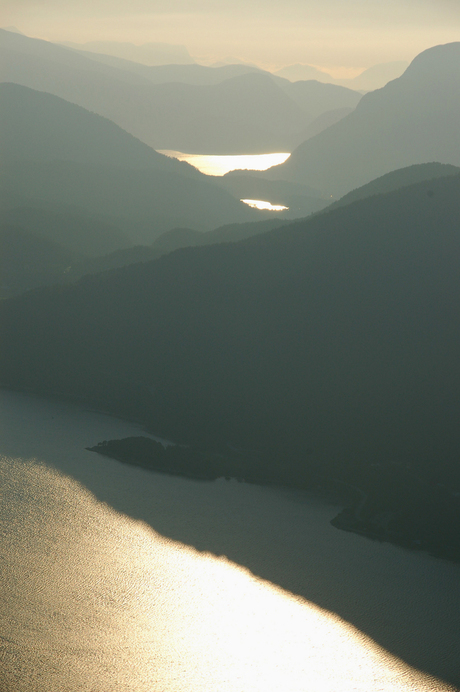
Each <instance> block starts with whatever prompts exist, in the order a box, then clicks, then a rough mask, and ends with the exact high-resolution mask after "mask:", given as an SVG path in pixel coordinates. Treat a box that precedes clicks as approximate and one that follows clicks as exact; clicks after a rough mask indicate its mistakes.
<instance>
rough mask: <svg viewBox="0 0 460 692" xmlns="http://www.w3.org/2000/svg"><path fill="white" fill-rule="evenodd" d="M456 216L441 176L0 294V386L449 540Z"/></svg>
mask: <svg viewBox="0 0 460 692" xmlns="http://www.w3.org/2000/svg"><path fill="white" fill-rule="evenodd" d="M459 220H460V177H459V176H450V177H447V178H440V179H437V180H431V181H428V182H423V183H419V184H417V185H414V186H411V187H406V188H404V189H401V190H398V191H395V192H391V193H388V194H386V195H380V196H375V197H371V198H368V199H366V200H362V201H358V202H355V203H353V204H350V205H349V206H347V207H343V208H340V209H336V210H334V211H331V212H329V213H323V214H320V215H318V216H316V217H314V218H311V219H309V220H306V221H303V222H299V223H294V224H291V225H290V226H289V227H287V228H285V229H280V230H275V231H273V232H271V233H268V234H265V235H263V236H258V237H254V238H252V239H249V240H247V241H244V242H241V243H232V244H222V245H214V246H209V247H198V248H186V249H182V250H178V251H176V252H174V253H172V254H170V255H167V256H165V257H162V258H160V259H158V260H155V261H153V262H147V263H144V264H137V265H132V266H130V267H126V268H123V269H118V270H113V271H109V272H105V273H103V274H100V275H96V276H91V277H85V278H84V279H82V280H81V281H79V282H78V283H77V284H76V285H73V286H65V287H57V288H50V289H40V290H37V291H35V292H31V293H28V294H25V295H23V296H22V297H20V298H17V299H11V300H8V301H4V302H3V303H2V304H1V305H0V325H1V343H2V348H1V352H0V376H1V382H2V384H3V385H5V386H12V387H19V388H25V389H33V390H37V391H41V392H47V393H51V394H55V395H59V396H69V397H72V398H74V399H83V400H85V401H91V402H92V403H93V404H96V405H98V406H100V407H102V408H105V409H109V410H111V411H114V412H116V413H118V414H121V415H125V416H130V417H133V418H137V419H139V420H141V421H142V422H143V423H145V424H146V425H148V426H149V427H150V428H151V429H152V430H154V431H155V432H157V433H159V434H161V435H163V436H166V437H169V438H171V439H174V440H176V441H182V442H192V443H194V444H195V445H198V446H201V447H206V448H216V447H217V448H220V449H223V448H225V449H227V450H228V449H233V450H235V449H244V450H246V452H245V458H246V463H247V464H248V469H250V468H251V467H252V468H257V469H258V474H259V475H260V469H261V468H262V469H263V468H264V464H267V468H268V467H270V468H271V469H273V468H274V467H275V468H277V470H278V471H277V472H278V475H279V476H282V477H284V478H285V479H286V480H287V481H289V482H290V483H292V482H295V479H296V478H297V480H298V481H299V483H300V484H303V483H304V482H306V479H307V480H308V478H310V479H312V478H316V479H318V478H322V479H323V481H324V479H326V480H328V481H329V482H330V481H331V480H332V479H333V480H334V481H337V482H338V484H339V485H340V484H342V485H341V487H349V486H353V487H354V488H358V490H359V492H361V493H363V495H362V496H360V500H359V503H358V505H357V508H355V511H354V513H352V514H351V515H348V516H345V517H344V518H342V523H343V525H344V526H346V527H348V528H352V529H356V528H358V529H359V530H363V531H368V532H370V533H373V534H374V535H378V536H380V537H384V538H385V537H389V538H391V539H392V540H397V541H399V542H402V543H404V544H413V543H414V542H417V541H419V543H417V545H419V546H421V547H429V548H430V549H433V550H434V549H436V546H438V547H439V545H444V548H443V550H445V552H446V554H453V553H455V550H458V549H460V545H457V544H458V537H459V535H460V534H459V532H458V528H459V524H458V510H459V508H458V502H457V500H456V499H455V498H456V497H457V496H456V495H455V492H457V493H458V492H459V490H460V478H459V464H458V455H459V449H460V428H459V426H458V411H459V409H460V395H459V392H460V365H459V359H458V353H459V348H460V321H459V319H458V316H459V312H460V273H459V272H458V266H459V263H460V234H459ZM228 445H230V447H229V446H228ZM248 450H251V454H248ZM253 475H254V474H253ZM379 488H381V489H382V490H379ZM433 492H434V493H435V495H433ZM452 493H454V494H452ZM364 500H365V502H364ZM439 507H444V508H447V509H446V510H445V511H446V512H447V514H446V515H445V516H444V514H443V515H442V517H443V518H442V519H439V522H440V523H439V522H438V524H436V521H438V520H436V521H435V519H434V518H433V517H436V516H438V515H439V511H438V510H439ZM442 511H443V512H444V510H442ZM439 516H440V515H439ZM385 517H386V518H385ZM456 522H457V523H456ZM449 527H450V528H449ZM452 527H455V530H454V529H452ZM430 532H431V533H430ZM449 546H450V547H449ZM452 546H453V547H452ZM455 546H457V547H456V548H455ZM449 551H450V552H449Z"/></svg>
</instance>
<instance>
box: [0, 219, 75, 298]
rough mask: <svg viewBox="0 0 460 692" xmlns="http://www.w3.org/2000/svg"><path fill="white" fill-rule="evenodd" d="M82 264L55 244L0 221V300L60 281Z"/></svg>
mask: <svg viewBox="0 0 460 692" xmlns="http://www.w3.org/2000/svg"><path fill="white" fill-rule="evenodd" d="M82 260H83V258H82V257H81V256H79V255H77V254H76V253H74V252H72V251H70V250H68V249H67V248H63V247H62V246H60V245H58V244H57V243H54V242H52V241H50V240H48V239H46V238H41V237H40V236H37V235H35V234H34V233H31V232H30V231H27V230H24V229H22V228H20V227H17V226H9V225H6V224H3V223H1V221H0V299H4V298H9V297H11V296H14V295H17V294H20V293H24V291H28V290H30V289H32V288H37V287H38V286H45V285H48V284H53V283H58V282H60V281H64V280H66V276H67V273H68V271H69V270H70V268H71V266H72V265H74V264H77V263H78V262H81V261H82Z"/></svg>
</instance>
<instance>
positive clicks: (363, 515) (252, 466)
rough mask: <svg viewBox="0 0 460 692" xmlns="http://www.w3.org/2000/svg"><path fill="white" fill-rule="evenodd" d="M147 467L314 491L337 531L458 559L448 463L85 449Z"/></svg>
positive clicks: (190, 449)
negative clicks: (340, 463)
mask: <svg viewBox="0 0 460 692" xmlns="http://www.w3.org/2000/svg"><path fill="white" fill-rule="evenodd" d="M87 449H88V450H89V451H91V452H96V453H97V454H101V455H103V456H106V457H110V458H112V459H116V460H117V461H120V462H123V463H125V464H131V465H134V466H140V467H142V468H144V469H148V470H150V471H155V472H158V473H166V474H169V475H174V476H182V477H184V478H189V479H194V480H199V481H214V480H216V479H218V478H222V477H223V478H227V479H230V478H234V479H237V480H238V481H241V482H246V483H255V484H258V485H278V486H281V487H289V488H296V489H298V490H309V491H312V490H313V491H317V492H320V493H322V494H323V495H324V494H326V495H328V496H329V497H331V496H333V497H334V499H335V500H338V501H339V502H340V503H342V504H343V505H345V507H344V509H342V510H341V511H340V512H339V514H338V515H337V516H336V517H335V518H334V519H332V521H331V523H332V525H333V526H335V527H336V528H338V529H342V530H345V531H352V532H354V533H358V534H361V535H363V536H366V537H368V538H371V539H374V540H380V541H388V542H390V543H394V544H396V545H400V546H403V547H406V548H411V549H414V550H425V551H427V552H429V553H431V554H432V555H435V556H436V557H441V558H446V559H449V560H454V561H460V483H459V479H458V473H454V475H453V476H452V467H450V466H446V467H445V468H444V467H443V466H442V465H440V466H439V467H438V469H437V473H436V477H434V476H433V469H432V467H431V466H427V468H426V469H423V467H421V466H420V465H418V466H417V468H412V467H411V466H410V465H408V464H405V465H403V464H401V463H399V464H398V463H390V462H389V463H387V464H381V463H372V462H371V463H366V464H365V463H364V462H362V463H360V464H358V463H355V464H353V465H351V466H348V467H347V468H343V469H342V472H341V473H340V474H339V473H338V469H337V466H334V467H333V466H332V465H331V468H327V467H322V468H321V469H318V467H317V466H315V465H313V464H311V463H310V464H309V463H308V462H304V463H299V459H297V460H296V461H297V463H293V459H292V458H288V453H286V454H287V456H286V459H284V460H283V459H280V456H279V452H278V453H277V454H273V455H270V454H268V453H265V454H262V453H256V452H251V453H250V452H247V451H239V450H234V449H230V448H229V449H228V450H227V449H226V450H209V449H202V448H200V447H197V446H185V445H175V444H171V445H167V446H164V445H162V444H161V443H160V442H158V441H156V440H154V439H152V438H148V437H141V436H140V437H128V438H124V439H121V440H104V441H103V442H100V443H98V444H97V445H96V446H94V447H88V448H87Z"/></svg>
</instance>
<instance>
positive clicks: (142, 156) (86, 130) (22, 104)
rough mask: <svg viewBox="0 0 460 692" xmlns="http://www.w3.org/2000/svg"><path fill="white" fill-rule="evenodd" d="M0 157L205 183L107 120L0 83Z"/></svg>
mask: <svg viewBox="0 0 460 692" xmlns="http://www.w3.org/2000/svg"><path fill="white" fill-rule="evenodd" d="M0 157H1V159H2V160H3V161H5V160H6V161H9V160H11V161H13V160H16V161H44V162H45V161H50V162H51V161H75V162H78V163H87V164H94V165H98V164H103V165H109V166H118V167H120V166H122V167H123V168H133V169H139V170H142V169H156V170H160V171H165V172H168V173H173V174H176V173H177V174H180V175H182V176H190V177H193V178H195V179H197V180H198V179H200V180H203V181H205V180H206V179H205V177H204V176H203V175H202V174H200V173H199V172H198V171H197V170H196V168H194V167H193V166H190V165H189V164H187V163H186V162H185V161H177V160H176V159H171V158H169V157H168V156H163V155H162V154H159V153H158V152H156V151H154V150H153V149H152V148H151V147H149V146H146V145H145V144H144V143H143V142H141V141H140V140H138V139H136V137H133V136H132V135H130V134H128V133H127V132H125V131H124V130H122V129H121V128H120V127H118V126H117V125H115V123H113V122H112V121H111V120H108V119H107V118H103V117H101V116H99V115H96V114H95V113H91V112H89V111H87V110H86V109H84V108H81V107H80V106H76V105H75V104H73V103H69V102H68V101H65V100H64V99H61V98H58V97H57V96H53V95H52V94H48V93H43V92H40V91H36V90H34V89H29V88H27V87H24V86H20V85H18V84H11V83H0Z"/></svg>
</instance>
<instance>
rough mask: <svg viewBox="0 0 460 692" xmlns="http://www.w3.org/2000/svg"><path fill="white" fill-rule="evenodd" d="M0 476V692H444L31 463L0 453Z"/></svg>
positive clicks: (250, 579)
mask: <svg viewBox="0 0 460 692" xmlns="http://www.w3.org/2000/svg"><path fill="white" fill-rule="evenodd" d="M87 454H88V453H87ZM95 463H96V462H95ZM104 463H106V462H104ZM109 463H110V462H109ZM130 471H132V473H138V472H137V471H136V470H131V469H130ZM0 473H1V477H2V479H3V502H2V510H1V512H0V521H1V524H0V529H1V535H2V537H3V557H4V558H5V556H7V560H5V559H4V560H2V561H0V564H1V566H2V579H3V582H2V583H3V587H2V588H3V593H4V594H5V593H8V595H9V598H8V600H6V599H3V600H2V602H1V611H0V615H1V618H0V621H1V622H2V623H3V624H2V629H1V636H2V642H1V643H2V646H1V649H0V668H1V670H2V671H3V673H0V683H2V677H1V676H2V675H3V686H2V685H1V684H0V687H1V689H2V692H10V690H11V691H13V690H14V692H26V691H27V692H29V691H30V690H34V692H45V690H46V692H49V691H50V690H69V691H74V690H75V691H77V690H78V691H80V690H83V691H84V692H86V691H88V692H89V691H90V690H92V691H93V690H98V691H99V690H100V691H101V692H159V691H160V690H161V691H162V692H348V691H349V692H352V691H353V692H373V691H379V692H390V691H391V692H405V691H407V690H418V691H419V692H424V691H428V690H430V691H434V690H436V691H437V690H442V689H447V688H446V687H445V686H443V685H442V684H441V683H438V682H436V681H433V680H431V679H428V678H427V677H425V676H423V675H421V674H420V673H418V672H416V671H414V670H412V669H411V668H410V667H409V666H407V665H405V664H404V663H402V662H400V661H399V660H398V659H396V658H394V657H393V656H391V655H390V654H388V653H387V652H386V651H384V650H382V649H381V648H380V647H378V646H377V645H375V644H374V643H373V642H372V641H371V640H370V639H369V638H368V637H366V636H365V635H363V634H362V633H360V632H358V631H357V630H355V629H354V628H353V627H352V626H350V625H349V624H348V623H346V622H344V621H342V620H341V619H340V618H339V617H338V616H337V615H335V614H332V613H330V612H328V611H326V610H322V609H321V608H319V607H317V606H316V605H314V604H312V603H310V602H308V601H306V600H304V599H302V598H300V597H295V596H293V595H292V594H290V593H287V592H286V591H283V590H282V589H281V588H279V587H275V586H273V585H272V584H270V583H268V582H265V581H263V580H261V579H259V578H257V577H256V576H254V575H253V574H251V573H250V572H249V571H248V570H247V569H245V568H242V567H240V566H238V565H235V564H234V563H232V562H230V561H229V560H228V559H227V558H226V557H224V556H222V557H216V556H214V555H211V554H207V553H200V552H198V551H197V550H195V549H194V548H191V547H189V546H186V545H183V544H181V543H179V542H175V541H172V540H169V539H167V538H164V537H163V536H161V535H159V534H158V533H157V532H155V531H154V530H153V529H152V528H151V527H150V526H149V525H147V524H145V523H143V522H140V521H134V520H133V519H130V518H128V517H126V516H125V515H122V514H119V513H117V512H116V511H115V510H114V509H112V508H111V507H110V506H108V505H106V504H104V503H101V502H100V501H98V500H97V499H96V498H95V497H94V496H93V495H92V494H91V493H90V492H89V491H88V490H87V489H86V488H85V487H84V486H82V485H81V484H79V483H78V482H77V481H75V480H74V479H72V478H70V477H68V476H66V475H64V474H62V473H60V472H58V471H56V470H54V469H51V468H49V467H48V466H46V465H44V464H42V463H38V462H36V461H34V460H28V461H24V460H22V459H11V458H10V459H8V458H6V457H3V458H0ZM139 478H140V483H142V476H139ZM190 487H191V491H192V492H193V487H194V484H193V483H190ZM209 487H211V486H209Z"/></svg>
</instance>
